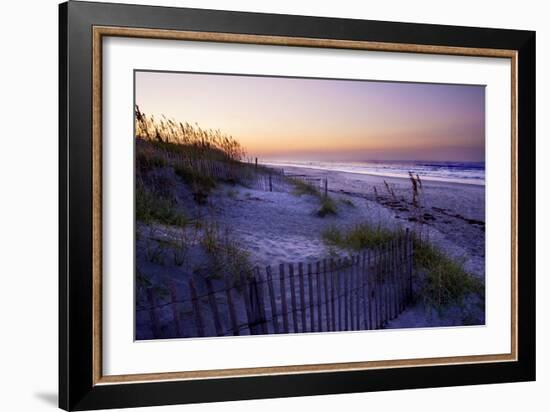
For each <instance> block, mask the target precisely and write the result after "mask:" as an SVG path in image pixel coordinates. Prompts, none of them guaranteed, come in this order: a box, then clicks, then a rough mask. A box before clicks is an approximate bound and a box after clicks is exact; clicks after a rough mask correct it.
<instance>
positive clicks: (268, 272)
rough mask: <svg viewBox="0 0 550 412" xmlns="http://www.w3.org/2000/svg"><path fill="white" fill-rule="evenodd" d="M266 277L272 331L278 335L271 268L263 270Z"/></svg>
mask: <svg viewBox="0 0 550 412" xmlns="http://www.w3.org/2000/svg"><path fill="white" fill-rule="evenodd" d="M265 273H266V277H267V287H268V289H269V301H270V302H271V321H272V322H273V330H274V331H275V333H279V320H278V319H277V304H276V302H275V292H274V290H273V278H272V276H271V266H267V267H266V268H265Z"/></svg>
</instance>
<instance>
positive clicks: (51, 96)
mask: <svg viewBox="0 0 550 412" xmlns="http://www.w3.org/2000/svg"><path fill="white" fill-rule="evenodd" d="M131 2H133V3H137V2H139V3H141V1H131ZM144 3H148V4H158V5H179V6H187V7H202V8H213V9H231V10H241V11H257V12H272V13H290V14H305V15H317V16H330V17H353V18H363V19H375V20H392V21H409V22H423V23H441V24H453V25H467V26H486V27H504V28H518V29H531V30H536V31H537V73H538V76H537V85H538V87H537V117H538V123H537V136H538V139H537V145H538V156H537V157H538V159H537V162H538V165H537V167H538V176H539V178H538V184H537V186H538V188H537V190H538V194H539V196H538V202H537V203H538V207H537V209H538V216H537V222H538V228H539V229H538V233H539V235H538V238H539V246H538V248H537V249H538V256H539V257H542V256H543V254H544V253H545V251H546V249H547V248H548V243H543V242H542V236H541V235H540V234H542V233H545V232H546V231H547V230H549V229H550V227H549V226H548V223H549V220H548V218H547V217H546V216H545V211H544V210H543V209H544V208H543V205H545V204H546V202H547V201H548V200H549V198H548V192H547V185H544V183H543V181H542V177H543V176H548V175H549V172H550V170H549V162H548V161H546V156H545V155H548V149H549V143H548V138H547V137H548V135H549V132H550V130H549V122H548V120H547V118H548V117H547V116H546V118H544V116H543V114H546V115H547V114H548V111H549V110H550V104H549V95H548V92H549V91H550V90H549V87H548V86H549V80H548V73H550V65H549V51H548V50H550V26H548V23H547V18H548V12H547V11H546V10H545V7H544V6H545V2H543V1H535V0H523V1H521V2H518V1H513V2H512V1H509V0H500V1H494V0H492V1H484V2H483V1H479V0H476V1H470V0H462V1H459V2H442V1H436V0H433V1H428V0H416V1H409V0H398V1H395V0H394V1H391V2H390V1H382V2H374V1H372V2H359V1H353V0H339V1H333V0H332V1H320V0H318V1H301V2H298V1H296V0H277V1H269V2H267V1H266V2H259V1H253V0H233V1H231V2H225V1H223V0H203V1H199V0H195V1H183V0H182V1H175V0H173V1H154V0H148V1H145V2H144ZM0 16H1V17H0V34H1V36H0V39H1V45H2V46H1V49H0V56H1V63H0V113H1V115H0V139H1V140H0V142H1V144H2V146H1V150H0V251H1V253H0V305H1V308H0V309H1V310H0V331H1V332H0V334H1V335H0V336H1V337H2V344H1V347H2V349H1V350H0V382H1V383H0V385H1V386H0V387H1V388H2V390H1V392H2V396H0V405H1V409H2V410H7V411H42V410H47V409H50V410H51V409H53V408H54V407H55V404H56V392H57V1H56V0H32V1H30V0H27V1H24V2H4V3H2V6H1V14H0ZM545 74H546V75H545ZM545 186H546V187H545ZM548 270H549V267H548V264H544V263H543V262H542V261H541V259H538V261H537V272H538V276H537V282H538V293H537V300H538V304H537V306H538V307H537V309H538V320H537V327H538V341H537V345H538V349H539V350H538V381H537V382H536V383H521V384H505V385H486V386H478V387H462V388H445V389H425V390H414V391H398V392H385V393H368V394H355V395H337V396H318V397H309V398H294V399H274V400H263V401H248V402H231V403H224V404H214V405H192V406H185V407H183V406H173V407H165V409H164V410H167V411H168V410H183V411H236V410H239V411H241V410H242V411H255V410H257V409H260V408H261V409H262V410H263V411H280V410H282V409H287V410H299V409H305V408H307V409H316V410H327V411H328V410H358V411H359V410H366V409H370V410H374V411H376V410H392V411H393V410H399V409H403V410H407V411H410V412H413V411H417V410H422V411H440V410H441V409H444V410H445V411H446V412H451V411H464V410H468V409H470V410H479V409H481V408H486V409H491V410H498V411H503V410H504V411H507V410H521V409H528V410H533V411H536V410H546V408H547V406H548V403H549V402H548V399H547V397H546V396H545V395H546V393H545V389H547V388H549V387H550V362H549V355H548V350H547V349H548V344H549V340H548V338H549V328H550V327H549V323H550V322H549V319H548V317H549V314H550V307H549V304H548V301H543V296H545V295H546V294H545V291H548V286H549V282H548V277H547V276H545V274H546V273H547V272H548ZM522 275H524V276H529V274H522ZM147 410H149V411H152V410H160V408H157V409H155V408H153V409H147Z"/></svg>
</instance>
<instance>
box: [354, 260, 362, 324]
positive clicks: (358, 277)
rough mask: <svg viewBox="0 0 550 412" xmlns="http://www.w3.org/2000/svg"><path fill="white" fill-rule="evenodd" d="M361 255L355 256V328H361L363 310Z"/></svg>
mask: <svg viewBox="0 0 550 412" xmlns="http://www.w3.org/2000/svg"><path fill="white" fill-rule="evenodd" d="M360 259H361V257H360V255H357V256H355V285H356V287H355V317H356V321H355V330H361V310H360V304H361V299H360V297H361V296H362V294H361V289H362V283H363V278H362V277H361V272H360V270H361V260H360Z"/></svg>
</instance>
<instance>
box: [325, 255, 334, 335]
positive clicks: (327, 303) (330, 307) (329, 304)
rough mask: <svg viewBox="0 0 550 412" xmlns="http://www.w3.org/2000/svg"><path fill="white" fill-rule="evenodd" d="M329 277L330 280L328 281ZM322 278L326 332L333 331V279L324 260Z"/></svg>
mask: <svg viewBox="0 0 550 412" xmlns="http://www.w3.org/2000/svg"><path fill="white" fill-rule="evenodd" d="M329 277H330V279H329ZM323 278H324V283H325V306H326V307H325V312H326V323H327V331H333V330H335V329H334V278H333V277H332V275H331V272H329V271H328V263H327V260H326V259H323ZM329 280H330V284H331V285H332V287H331V288H330V291H331V292H330V296H331V298H330V301H329ZM331 311H332V324H331V322H330V320H331V317H330V313H331Z"/></svg>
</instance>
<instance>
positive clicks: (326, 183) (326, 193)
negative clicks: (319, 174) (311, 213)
mask: <svg viewBox="0 0 550 412" xmlns="http://www.w3.org/2000/svg"><path fill="white" fill-rule="evenodd" d="M324 183H325V197H327V196H328V178H326V177H325V182H324Z"/></svg>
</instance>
